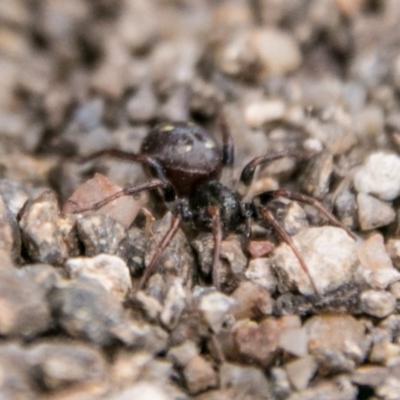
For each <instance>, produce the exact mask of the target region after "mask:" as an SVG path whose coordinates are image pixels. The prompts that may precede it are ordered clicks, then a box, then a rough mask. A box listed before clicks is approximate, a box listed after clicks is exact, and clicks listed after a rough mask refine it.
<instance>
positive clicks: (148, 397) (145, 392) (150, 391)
mask: <svg viewBox="0 0 400 400" xmlns="http://www.w3.org/2000/svg"><path fill="white" fill-rule="evenodd" d="M108 398H109V400H131V399H140V400H172V398H171V397H170V396H169V395H168V394H166V393H165V391H164V389H163V388H162V387H158V386H157V384H156V383H155V382H138V383H135V384H134V385H132V386H131V387H128V388H126V389H124V390H122V391H120V392H119V393H118V394H116V395H114V396H110V397H108Z"/></svg>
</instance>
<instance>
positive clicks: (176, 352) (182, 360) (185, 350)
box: [167, 340, 199, 368]
mask: <svg viewBox="0 0 400 400" xmlns="http://www.w3.org/2000/svg"><path fill="white" fill-rule="evenodd" d="M198 355H199V350H198V348H197V346H196V344H195V343H193V342H192V341H190V340H188V341H186V342H184V343H182V344H180V345H179V346H174V347H171V348H170V349H169V351H168V354H167V358H168V360H170V361H172V362H173V363H174V365H176V366H178V367H180V368H183V367H184V366H185V365H187V363H188V362H189V361H190V360H191V359H192V358H194V357H196V356H198Z"/></svg>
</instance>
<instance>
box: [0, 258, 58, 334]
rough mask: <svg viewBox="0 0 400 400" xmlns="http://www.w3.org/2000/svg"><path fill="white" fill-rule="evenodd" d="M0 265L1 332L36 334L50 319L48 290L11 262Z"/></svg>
mask: <svg viewBox="0 0 400 400" xmlns="http://www.w3.org/2000/svg"><path fill="white" fill-rule="evenodd" d="M2 261H3V266H2V268H1V269H0V332H1V334H2V335H4V336H15V337H19V336H21V337H25V338H33V337H35V336H36V335H38V334H39V333H42V332H45V331H46V330H47V329H48V328H49V326H50V322H51V317H50V310H49V307H48V304H47V302H46V299H45V291H44V289H42V288H41V287H40V286H39V285H37V284H35V283H34V282H31V281H30V280H29V279H28V278H27V277H22V276H19V275H18V274H17V273H16V271H15V270H14V268H13V267H12V266H10V267H6V266H5V265H4V260H2Z"/></svg>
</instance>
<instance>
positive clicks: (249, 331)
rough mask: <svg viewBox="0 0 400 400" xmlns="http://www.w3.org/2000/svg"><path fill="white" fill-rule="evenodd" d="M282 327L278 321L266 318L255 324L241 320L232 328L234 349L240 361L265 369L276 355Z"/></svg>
mask: <svg viewBox="0 0 400 400" xmlns="http://www.w3.org/2000/svg"><path fill="white" fill-rule="evenodd" d="M281 331H282V326H281V324H280V322H279V320H277V319H274V318H267V319H265V320H263V321H262V322H260V323H259V324H257V323H256V322H254V321H250V320H241V321H238V322H237V323H236V325H235V326H234V328H233V332H232V333H233V338H234V343H235V347H236V349H237V352H238V354H239V357H240V359H241V360H242V361H244V362H248V363H256V364H258V365H260V366H262V367H264V368H265V367H267V366H268V365H270V363H271V362H272V361H273V359H274V357H275V356H276V355H277V353H278V343H279V336H280V334H281Z"/></svg>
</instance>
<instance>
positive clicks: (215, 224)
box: [208, 206, 222, 289]
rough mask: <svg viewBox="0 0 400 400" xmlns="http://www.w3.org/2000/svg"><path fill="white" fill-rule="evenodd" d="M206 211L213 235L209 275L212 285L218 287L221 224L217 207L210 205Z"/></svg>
mask: <svg viewBox="0 0 400 400" xmlns="http://www.w3.org/2000/svg"><path fill="white" fill-rule="evenodd" d="M208 212H209V214H210V215H211V217H212V219H211V227H212V233H213V237H214V250H213V260H212V269H211V277H212V283H213V285H214V286H215V287H216V288H217V289H219V283H220V282H219V277H218V261H219V257H220V254H221V242H222V225H221V214H220V211H219V209H218V207H215V206H210V207H209V208H208Z"/></svg>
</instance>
